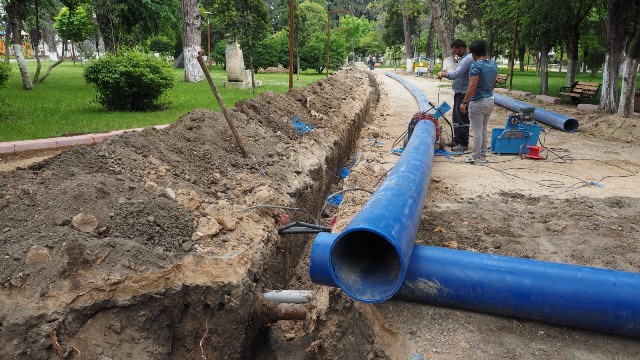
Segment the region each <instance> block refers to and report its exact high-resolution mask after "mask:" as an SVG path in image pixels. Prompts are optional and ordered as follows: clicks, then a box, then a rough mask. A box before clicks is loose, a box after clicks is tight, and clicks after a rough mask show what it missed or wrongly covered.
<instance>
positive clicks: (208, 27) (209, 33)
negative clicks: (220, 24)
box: [207, 16, 211, 67]
mask: <svg viewBox="0 0 640 360" xmlns="http://www.w3.org/2000/svg"><path fill="white" fill-rule="evenodd" d="M207 50H208V51H209V54H208V56H209V57H208V58H207V60H208V62H209V67H211V20H210V19H209V17H208V16H207Z"/></svg>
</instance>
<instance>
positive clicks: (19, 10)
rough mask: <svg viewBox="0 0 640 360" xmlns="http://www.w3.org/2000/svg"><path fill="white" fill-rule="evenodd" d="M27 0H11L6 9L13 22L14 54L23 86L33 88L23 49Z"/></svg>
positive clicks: (26, 88)
mask: <svg viewBox="0 0 640 360" xmlns="http://www.w3.org/2000/svg"><path fill="white" fill-rule="evenodd" d="M26 10H27V9H26V0H11V1H9V3H8V4H7V5H6V11H7V14H8V15H9V20H10V22H11V41H12V42H13V54H14V55H15V57H16V61H17V62H18V68H19V69H20V75H21V76H22V88H23V89H24V90H32V89H33V84H32V83H31V76H30V75H29V69H27V62H26V60H25V58H24V52H23V51H22V35H21V34H22V22H23V21H24V18H25V15H26Z"/></svg>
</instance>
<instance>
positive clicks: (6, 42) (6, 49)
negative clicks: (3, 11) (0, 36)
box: [4, 19, 11, 62]
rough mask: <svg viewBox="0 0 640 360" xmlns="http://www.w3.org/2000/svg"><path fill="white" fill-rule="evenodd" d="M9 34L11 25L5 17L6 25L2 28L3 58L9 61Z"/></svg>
mask: <svg viewBox="0 0 640 360" xmlns="http://www.w3.org/2000/svg"><path fill="white" fill-rule="evenodd" d="M9 34H11V26H10V22H9V19H7V27H6V29H5V30H4V59H5V60H6V61H7V62H9V60H11V55H9Z"/></svg>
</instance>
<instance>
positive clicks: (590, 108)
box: [578, 104, 599, 111]
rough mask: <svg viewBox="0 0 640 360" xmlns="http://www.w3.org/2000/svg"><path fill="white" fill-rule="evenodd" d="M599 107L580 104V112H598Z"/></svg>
mask: <svg viewBox="0 0 640 360" xmlns="http://www.w3.org/2000/svg"><path fill="white" fill-rule="evenodd" d="M598 108H599V106H598V105H594V104H578V109H579V110H587V111H596V110H598Z"/></svg>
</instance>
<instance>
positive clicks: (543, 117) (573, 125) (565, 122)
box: [493, 93, 580, 132]
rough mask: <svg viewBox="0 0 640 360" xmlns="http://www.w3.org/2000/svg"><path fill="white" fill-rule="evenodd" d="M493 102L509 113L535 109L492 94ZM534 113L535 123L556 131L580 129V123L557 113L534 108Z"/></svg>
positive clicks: (523, 103)
mask: <svg viewBox="0 0 640 360" xmlns="http://www.w3.org/2000/svg"><path fill="white" fill-rule="evenodd" d="M493 99H494V102H495V103H496V104H498V105H500V106H502V107H505V108H507V109H509V110H511V111H517V112H520V109H521V108H523V107H535V106H533V105H531V104H527V103H525V102H522V101H518V100H515V99H512V98H510V97H508V96H504V95H500V94H496V93H494V94H493ZM535 109H536V110H535V111H534V112H533V115H534V117H535V118H536V120H537V121H539V122H541V123H543V124H545V125H549V126H551V127H553V128H556V129H558V130H562V131H566V132H576V131H578V128H579V127H580V123H578V120H576V119H574V118H571V117H568V116H566V115H562V114H558V113H557V112H553V111H549V110H546V109H542V108H539V107H535Z"/></svg>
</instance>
